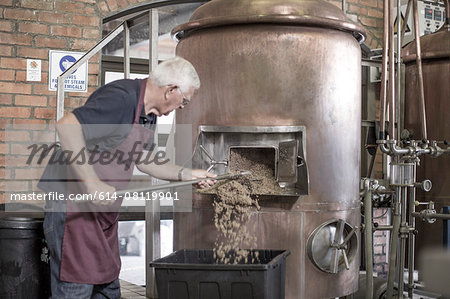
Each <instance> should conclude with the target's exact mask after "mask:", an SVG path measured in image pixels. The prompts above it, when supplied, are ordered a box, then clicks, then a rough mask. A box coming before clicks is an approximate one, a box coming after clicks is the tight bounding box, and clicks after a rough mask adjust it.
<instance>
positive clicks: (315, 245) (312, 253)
mask: <svg viewBox="0 0 450 299" xmlns="http://www.w3.org/2000/svg"><path fill="white" fill-rule="evenodd" d="M356 229H357V228H356V227H352V226H351V225H350V224H349V223H347V222H345V221H344V220H342V219H339V220H335V219H333V220H330V221H327V222H324V223H322V224H321V225H319V226H318V227H317V228H316V229H315V230H314V231H313V232H312V233H311V235H310V236H309V239H308V245H307V251H308V256H309V258H310V259H311V261H312V262H313V264H314V265H315V266H316V267H317V268H319V269H320V270H322V271H324V272H327V273H338V272H340V271H342V270H344V269H346V268H347V269H348V267H349V264H350V263H351V262H352V261H353V260H354V258H355V256H356V253H357V251H358V238H357V235H356V233H355V232H356Z"/></svg>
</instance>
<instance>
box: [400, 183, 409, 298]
mask: <svg viewBox="0 0 450 299" xmlns="http://www.w3.org/2000/svg"><path fill="white" fill-rule="evenodd" d="M406 190H407V187H402V197H401V203H400V208H401V216H400V217H401V224H400V228H401V232H400V255H399V257H398V259H399V262H398V264H399V266H398V269H399V271H398V298H403V289H404V283H403V280H404V277H405V270H404V269H405V257H406V238H407V236H408V233H405V230H404V228H407V227H408V223H407V222H406V203H407V196H408V194H407V191H406Z"/></svg>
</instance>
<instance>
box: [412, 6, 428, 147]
mask: <svg viewBox="0 0 450 299" xmlns="http://www.w3.org/2000/svg"><path fill="white" fill-rule="evenodd" d="M413 13H414V36H415V42H416V53H417V54H416V65H417V74H418V82H417V84H418V85H419V101H420V102H419V107H420V113H419V114H420V121H421V124H422V137H423V138H424V139H428V136H427V116H426V111H425V92H424V87H423V71H422V52H421V47H420V36H419V12H418V8H417V0H413Z"/></svg>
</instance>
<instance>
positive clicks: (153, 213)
mask: <svg viewBox="0 0 450 299" xmlns="http://www.w3.org/2000/svg"><path fill="white" fill-rule="evenodd" d="M158 27H159V19H158V10H157V9H151V10H149V45H150V47H149V71H152V70H153V69H154V68H155V67H156V65H157V64H158V30H159V28H158ZM157 138H158V131H156V132H155V143H156V144H158V140H157ZM159 211H160V206H159V200H152V201H150V202H148V201H147V202H146V204H145V226H146V230H145V232H146V245H147V248H146V257H145V260H146V296H147V298H158V294H157V290H156V279H155V269H154V268H150V267H149V264H150V261H152V260H154V259H156V258H159V257H160V256H161V236H160V225H161V223H160V214H159Z"/></svg>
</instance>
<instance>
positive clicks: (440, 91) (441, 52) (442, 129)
mask: <svg viewBox="0 0 450 299" xmlns="http://www.w3.org/2000/svg"><path fill="white" fill-rule="evenodd" d="M420 42H421V49H422V68H423V79H424V93H425V106H426V118H427V127H428V130H427V131H428V139H430V140H440V141H442V140H447V141H450V25H448V21H447V25H444V26H443V27H442V28H441V29H440V30H439V31H438V32H436V33H433V34H430V35H425V36H422V37H421V38H420ZM402 56H403V61H404V63H405V80H406V87H405V98H406V101H405V128H406V129H408V130H409V131H410V133H411V134H412V138H414V139H419V140H420V139H422V138H423V136H422V133H421V125H420V117H419V111H420V110H419V90H418V84H417V78H418V75H417V65H416V47H415V43H414V42H411V43H410V44H408V45H407V46H406V47H405V48H404V49H403V53H402ZM441 146H442V145H441ZM444 147H445V146H444ZM420 159H421V163H420V166H418V167H417V179H418V181H422V180H424V179H430V180H431V181H432V183H433V187H432V189H431V191H430V192H423V191H421V190H420V189H419V190H418V191H417V200H418V201H421V202H423V201H433V202H435V203H436V204H435V209H436V211H437V212H438V213H439V211H440V210H441V208H442V207H443V206H450V184H449V178H450V167H449V165H450V156H449V155H442V156H439V157H438V158H431V157H429V156H422V157H420ZM416 224H417V228H418V231H419V233H418V235H417V239H416V240H417V241H416V242H417V243H416V248H417V256H419V255H420V253H422V252H423V249H424V248H425V247H428V246H441V244H442V221H439V220H438V221H436V222H435V223H434V224H428V223H423V222H421V221H416Z"/></svg>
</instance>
